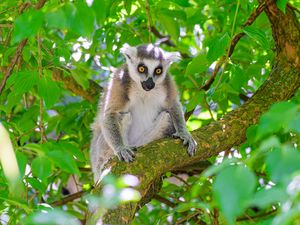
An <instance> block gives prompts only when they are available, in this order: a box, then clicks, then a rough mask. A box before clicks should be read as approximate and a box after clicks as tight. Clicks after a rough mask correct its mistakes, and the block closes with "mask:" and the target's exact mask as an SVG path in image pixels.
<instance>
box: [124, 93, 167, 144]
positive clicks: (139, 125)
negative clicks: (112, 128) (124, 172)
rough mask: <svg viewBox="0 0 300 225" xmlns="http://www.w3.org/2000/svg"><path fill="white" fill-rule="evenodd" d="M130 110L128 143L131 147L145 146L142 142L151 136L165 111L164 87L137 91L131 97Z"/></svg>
mask: <svg viewBox="0 0 300 225" xmlns="http://www.w3.org/2000/svg"><path fill="white" fill-rule="evenodd" d="M129 98H130V105H129V108H128V111H129V114H130V122H129V123H128V128H127V132H126V133H127V141H128V144H129V145H131V146H139V145H141V144H144V143H143V142H145V141H142V142H141V140H144V139H145V136H147V135H149V134H150V133H151V132H152V130H153V129H154V126H155V124H156V121H157V118H158V116H159V114H160V113H161V112H162V111H163V110H165V102H166V93H165V90H164V89H163V87H156V88H154V89H152V90H150V91H144V90H141V89H135V90H134V91H132V92H131V93H130V95H129Z"/></svg>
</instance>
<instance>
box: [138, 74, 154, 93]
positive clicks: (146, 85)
mask: <svg viewBox="0 0 300 225" xmlns="http://www.w3.org/2000/svg"><path fill="white" fill-rule="evenodd" d="M141 83H142V87H143V89H144V90H145V91H150V90H151V89H153V88H154V86H155V83H154V82H153V79H152V78H151V77H150V78H148V79H147V80H146V81H143V82H141Z"/></svg>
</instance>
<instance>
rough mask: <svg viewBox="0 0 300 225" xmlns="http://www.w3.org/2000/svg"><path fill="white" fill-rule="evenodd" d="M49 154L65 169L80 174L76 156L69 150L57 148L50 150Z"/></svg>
mask: <svg viewBox="0 0 300 225" xmlns="http://www.w3.org/2000/svg"><path fill="white" fill-rule="evenodd" d="M47 156H49V158H50V159H51V160H52V161H53V163H55V164H56V165H57V166H58V167H60V168H61V169H62V170H63V171H66V172H68V173H73V174H77V175H80V172H79V169H78V167H77V165H76V162H75V160H74V158H73V157H72V156H71V155H70V154H69V153H68V152H63V151H59V150H55V151H51V152H48V153H47Z"/></svg>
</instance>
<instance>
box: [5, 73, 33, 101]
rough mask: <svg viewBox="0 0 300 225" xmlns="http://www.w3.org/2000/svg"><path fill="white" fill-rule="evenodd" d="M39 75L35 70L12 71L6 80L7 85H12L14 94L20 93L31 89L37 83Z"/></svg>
mask: <svg viewBox="0 0 300 225" xmlns="http://www.w3.org/2000/svg"><path fill="white" fill-rule="evenodd" d="M38 80H39V77H38V73H37V72H35V71H22V72H18V73H14V74H13V75H12V76H11V77H10V78H9V79H8V80H7V87H6V88H9V87H11V86H12V85H13V86H14V91H15V92H16V94H19V95H22V94H24V93H25V92H28V91H30V90H31V89H32V87H33V86H34V85H36V84H37V83H38Z"/></svg>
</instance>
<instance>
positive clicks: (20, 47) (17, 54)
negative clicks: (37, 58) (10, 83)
mask: <svg viewBox="0 0 300 225" xmlns="http://www.w3.org/2000/svg"><path fill="white" fill-rule="evenodd" d="M46 1H47V0H40V1H39V2H38V3H37V4H36V5H35V9H40V8H42V7H43V6H44V5H45V3H46ZM24 5H25V7H22V8H21V9H20V11H21V12H23V11H24V10H25V9H27V8H28V7H29V5H28V4H23V5H22V6H24ZM27 41H28V39H24V40H23V41H21V42H20V44H19V45H18V47H17V50H16V52H15V55H14V57H13V59H12V60H11V62H10V64H9V66H8V67H7V69H6V71H5V73H4V77H3V80H2V82H1V85H0V95H1V93H2V92H3V90H4V87H5V84H6V81H7V79H8V78H9V77H10V75H11V74H12V71H13V70H14V67H15V65H16V63H17V62H18V59H19V58H20V56H21V54H22V51H23V48H24V47H25V45H26V44H27Z"/></svg>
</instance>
